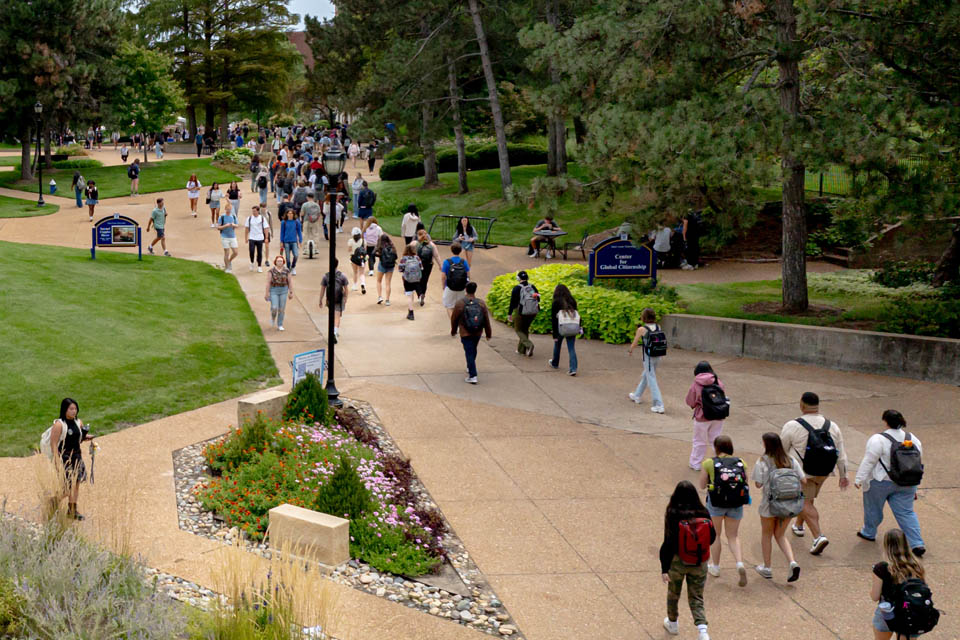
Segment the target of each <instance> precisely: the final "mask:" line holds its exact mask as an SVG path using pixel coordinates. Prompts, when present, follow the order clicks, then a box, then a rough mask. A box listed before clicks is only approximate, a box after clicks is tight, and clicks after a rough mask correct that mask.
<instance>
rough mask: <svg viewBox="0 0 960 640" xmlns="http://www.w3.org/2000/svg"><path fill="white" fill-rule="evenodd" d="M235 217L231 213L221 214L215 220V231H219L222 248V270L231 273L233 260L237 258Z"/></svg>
mask: <svg viewBox="0 0 960 640" xmlns="http://www.w3.org/2000/svg"><path fill="white" fill-rule="evenodd" d="M239 226H240V225H239V220H238V219H237V216H236V215H235V214H234V213H232V212H229V213H224V214H221V215H220V217H219V218H218V219H217V229H218V230H219V231H220V246H222V247H223V270H224V271H226V272H227V273H233V267H232V264H233V260H234V258H236V257H237V254H238V253H239V251H237V227H239Z"/></svg>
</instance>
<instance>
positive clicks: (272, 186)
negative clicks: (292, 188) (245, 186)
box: [270, 169, 277, 193]
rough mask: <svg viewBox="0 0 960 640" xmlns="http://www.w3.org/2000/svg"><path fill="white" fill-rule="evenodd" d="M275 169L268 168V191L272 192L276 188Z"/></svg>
mask: <svg viewBox="0 0 960 640" xmlns="http://www.w3.org/2000/svg"><path fill="white" fill-rule="evenodd" d="M276 179H277V171H276V170H275V169H270V193H273V192H275V191H276V190H277V187H276V182H275V181H276Z"/></svg>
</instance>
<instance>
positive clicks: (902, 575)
mask: <svg viewBox="0 0 960 640" xmlns="http://www.w3.org/2000/svg"><path fill="white" fill-rule="evenodd" d="M883 557H884V558H885V559H886V560H885V561H881V562H878V563H877V564H875V565H873V583H872V584H871V585H870V599H871V600H873V601H874V602H876V603H877V608H876V610H875V611H874V613H873V637H874V640H890V638H891V637H893V634H894V632H895V631H896V633H897V638H918V637H920V635H921V634H923V633H927V632H929V631H931V630H932V629H933V628H934V627H936V626H937V622H939V620H940V612H939V611H937V610H936V609H934V608H933V602H932V601H931V600H930V598H929V597H928V596H929V593H930V588H929V587H928V586H927V584H926V575H925V574H926V572H925V571H924V569H923V564H922V563H921V562H920V558H919V557H918V556H917V555H916V554H915V553H914V552H913V551H912V550H911V549H910V543H909V542H908V541H907V536H906V535H904V533H903V531H901V530H900V529H890V530H889V531H887V533H886V534H885V535H884V536H883ZM908 591H910V592H913V593H917V594H919V595H920V597H921V599H922V602H920V603H914V604H916V608H914V607H910V605H909V603H908V599H909V597H908ZM905 605H906V606H905ZM908 608H909V611H910V616H909V618H910V619H909V621H908V620H907V619H906V617H905V616H904V615H903V613H902V612H904V611H905V610H907V609H908Z"/></svg>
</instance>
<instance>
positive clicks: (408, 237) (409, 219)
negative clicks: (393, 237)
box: [400, 204, 420, 244]
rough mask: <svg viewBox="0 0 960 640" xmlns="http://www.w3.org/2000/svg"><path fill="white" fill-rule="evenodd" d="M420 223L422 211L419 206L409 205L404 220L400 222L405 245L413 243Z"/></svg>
mask: <svg viewBox="0 0 960 640" xmlns="http://www.w3.org/2000/svg"><path fill="white" fill-rule="evenodd" d="M419 223H420V211H419V210H418V209H417V205H415V204H408V205H407V212H406V213H405V214H403V220H402V221H401V222H400V234H401V235H402V236H403V244H410V243H411V242H413V240H414V237H415V236H416V234H417V224H419Z"/></svg>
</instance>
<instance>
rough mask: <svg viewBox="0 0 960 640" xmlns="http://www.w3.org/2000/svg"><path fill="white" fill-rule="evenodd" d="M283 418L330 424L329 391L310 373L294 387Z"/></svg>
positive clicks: (284, 409)
mask: <svg viewBox="0 0 960 640" xmlns="http://www.w3.org/2000/svg"><path fill="white" fill-rule="evenodd" d="M283 418H284V419H285V420H305V421H307V422H322V423H324V424H327V423H329V422H330V419H331V418H332V414H331V412H330V404H329V399H328V398H327V390H326V389H324V388H323V385H321V384H320V379H319V378H318V377H317V376H315V375H313V374H312V373H308V374H307V375H306V376H304V378H303V379H302V380H301V381H300V382H298V383H297V384H296V386H294V387H293V391H291V392H290V395H288V396H287V404H286V405H284V407H283Z"/></svg>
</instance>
